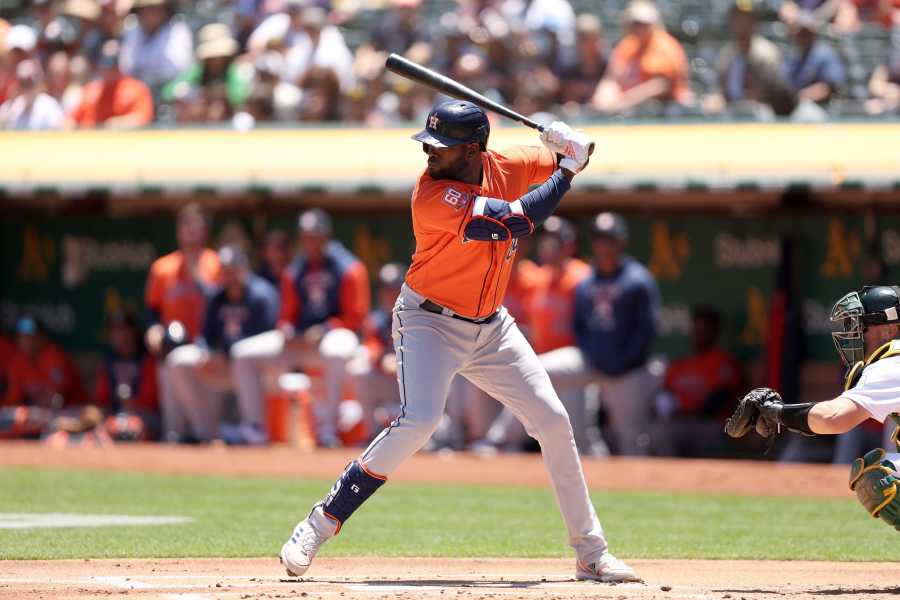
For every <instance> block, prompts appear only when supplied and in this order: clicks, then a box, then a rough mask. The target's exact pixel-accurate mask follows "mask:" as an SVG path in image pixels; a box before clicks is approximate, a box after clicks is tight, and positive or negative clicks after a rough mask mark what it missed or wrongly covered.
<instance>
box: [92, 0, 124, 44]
mask: <svg viewBox="0 0 900 600" xmlns="http://www.w3.org/2000/svg"><path fill="white" fill-rule="evenodd" d="M119 8H120V2H119V1H118V0H100V19H99V21H98V23H97V31H98V32H99V34H100V40H101V45H100V47H101V49H102V47H103V44H104V43H106V42H107V41H109V40H117V39H119V38H121V37H122V27H123V19H122V14H121V13H120V11H119Z"/></svg>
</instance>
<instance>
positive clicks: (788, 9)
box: [778, 0, 893, 35]
mask: <svg viewBox="0 0 900 600" xmlns="http://www.w3.org/2000/svg"><path fill="white" fill-rule="evenodd" d="M892 1H893V0H887V1H886V2H884V1H882V0H797V1H794V0H787V1H786V2H782V4H781V6H780V7H779V9H778V17H779V18H780V19H781V20H782V21H783V22H784V23H785V25H787V26H788V27H790V28H793V27H794V25H795V24H796V22H797V18H798V16H799V15H801V14H803V13H809V14H811V15H812V16H813V17H815V18H816V19H817V20H818V21H819V22H821V23H823V24H825V23H832V24H833V27H834V31H835V33H838V34H842V35H846V34H850V33H852V32H855V31H856V30H858V29H859V25H860V11H859V7H860V6H861V5H882V4H890V3H891V2H892ZM876 10H877V9H876ZM872 20H877V19H872Z"/></svg>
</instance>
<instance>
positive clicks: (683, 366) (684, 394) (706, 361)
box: [665, 348, 741, 414]
mask: <svg viewBox="0 0 900 600" xmlns="http://www.w3.org/2000/svg"><path fill="white" fill-rule="evenodd" d="M740 386H741V370H740V367H739V366H738V363H737V361H736V360H735V359H734V358H733V357H731V356H730V355H729V354H728V353H726V352H725V351H724V350H722V349H720V348H713V349H712V350H710V351H709V352H706V353H704V354H700V355H698V356H688V357H685V358H682V359H680V360H675V361H672V363H671V364H670V365H669V368H668V369H667V370H666V383H665V387H666V389H668V390H670V391H671V392H672V393H673V394H675V396H676V397H677V398H678V407H679V412H681V413H682V414H690V413H696V412H700V411H701V410H702V409H703V405H704V403H705V402H706V399H707V398H708V397H709V395H710V394H712V393H713V392H715V391H717V390H728V391H736V390H738V389H739V388H740Z"/></svg>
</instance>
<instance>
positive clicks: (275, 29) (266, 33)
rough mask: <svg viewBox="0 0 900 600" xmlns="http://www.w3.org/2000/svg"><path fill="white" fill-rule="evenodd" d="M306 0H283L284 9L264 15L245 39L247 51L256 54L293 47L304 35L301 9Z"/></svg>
mask: <svg viewBox="0 0 900 600" xmlns="http://www.w3.org/2000/svg"><path fill="white" fill-rule="evenodd" d="M310 4H311V3H310V2H309V1H308V0H285V2H284V11H283V12H279V13H275V14H272V15H269V16H268V17H266V18H265V19H264V20H263V21H262V22H261V23H260V24H259V25H258V26H257V27H256V29H254V30H253V33H251V34H250V37H249V38H248V39H247V51H248V52H250V53H251V54H253V55H258V54H260V53H262V52H265V51H266V50H276V49H277V50H283V51H286V50H287V49H288V48H293V47H294V46H296V45H297V44H298V43H300V40H301V39H302V38H303V37H305V36H306V32H305V31H304V30H303V20H302V15H303V10H304V9H305V8H306V7H307V6H308V5H310Z"/></svg>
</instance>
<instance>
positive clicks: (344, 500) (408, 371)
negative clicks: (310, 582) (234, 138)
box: [281, 295, 477, 576]
mask: <svg viewBox="0 0 900 600" xmlns="http://www.w3.org/2000/svg"><path fill="white" fill-rule="evenodd" d="M420 302H421V300H420V299H418V298H415V297H409V298H406V299H405V301H404V296H403V295H401V298H400V299H399V300H398V304H397V308H395V310H394V319H393V338H394V350H395V352H396V355H397V380H398V384H399V386H400V401H401V409H400V416H399V417H397V418H396V419H395V420H394V421H393V422H392V423H391V424H390V426H389V427H387V428H386V429H385V430H384V431H382V432H381V433H380V434H378V436H377V437H376V438H375V439H374V440H373V441H372V443H371V444H369V447H368V448H366V450H365V451H364V452H363V453H362V455H361V456H360V457H359V458H358V459H357V460H354V461H353V462H351V463H350V464H349V465H348V466H347V468H346V469H345V470H344V472H343V474H341V476H340V477H339V478H338V480H337V481H336V482H335V484H334V487H332V488H331V492H329V494H328V495H327V496H326V497H325V499H324V500H323V501H322V502H320V503H318V504H316V505H315V506H313V509H312V510H311V511H310V513H309V515H308V516H307V517H306V519H304V520H303V521H301V522H300V523H298V524H297V527H296V528H295V529H294V533H293V535H291V538H290V539H289V540H288V541H287V542H286V543H285V544H284V546H282V548H281V562H282V563H283V564H284V565H285V568H286V569H287V571H288V573H289V574H291V575H297V576H299V575H302V574H303V573H304V572H306V570H307V569H308V568H309V565H310V563H311V562H312V559H313V558H314V557H315V555H316V552H317V551H318V549H319V547H321V545H322V544H324V543H325V542H326V541H327V540H328V539H330V538H331V537H332V536H334V535H336V534H337V533H338V531H340V528H341V526H342V525H343V523H344V522H345V521H346V520H347V519H348V518H350V516H351V515H352V514H353V513H354V512H355V511H356V510H357V509H358V508H359V507H360V506H362V504H363V503H364V502H365V501H366V500H367V499H368V498H369V497H371V495H372V494H374V493H375V492H376V491H377V490H378V488H380V487H381V486H382V485H383V484H384V482H385V481H386V480H387V476H388V475H389V474H390V473H392V472H393V471H394V469H396V468H397V467H398V466H400V464H401V463H402V462H403V461H404V460H406V459H407V458H408V457H409V456H411V455H412V454H413V453H414V452H415V451H416V450H418V449H419V448H421V447H422V445H424V444H425V442H426V441H427V440H428V438H429V437H431V434H432V433H433V432H434V429H435V428H436V427H437V425H438V423H439V422H440V419H441V416H442V415H443V412H444V405H445V402H446V398H447V391H448V389H449V388H450V380H451V379H452V378H453V377H454V375H455V374H456V372H457V371H458V370H459V368H460V366H461V365H462V363H463V361H464V360H465V359H466V358H467V357H468V355H469V353H470V352H471V350H472V348H473V347H474V341H475V338H476V332H477V329H475V326H473V325H471V324H468V323H464V322H463V321H458V320H454V319H451V318H449V317H445V316H442V315H435V314H432V313H429V312H425V311H423V310H420V309H418V308H404V307H405V306H410V307H411V306H418V304H419V303H420Z"/></svg>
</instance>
